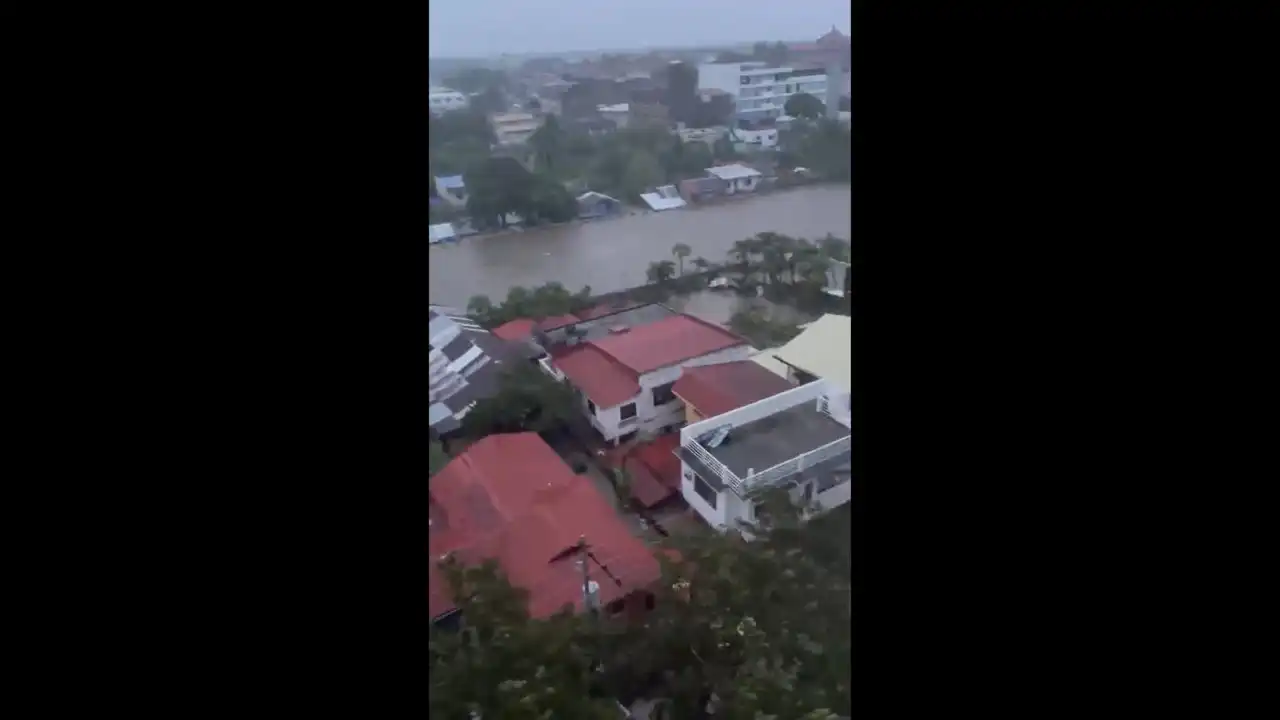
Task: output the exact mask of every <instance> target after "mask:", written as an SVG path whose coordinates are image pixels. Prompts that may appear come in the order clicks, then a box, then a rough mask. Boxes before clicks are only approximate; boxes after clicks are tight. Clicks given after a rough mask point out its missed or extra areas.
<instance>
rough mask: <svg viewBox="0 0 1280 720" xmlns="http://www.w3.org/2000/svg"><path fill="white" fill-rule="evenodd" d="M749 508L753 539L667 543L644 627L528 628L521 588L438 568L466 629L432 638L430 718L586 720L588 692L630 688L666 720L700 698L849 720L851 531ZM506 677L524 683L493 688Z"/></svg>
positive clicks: (562, 620) (701, 706) (619, 693)
mask: <svg viewBox="0 0 1280 720" xmlns="http://www.w3.org/2000/svg"><path fill="white" fill-rule="evenodd" d="M750 501H751V502H752V503H753V506H754V507H756V508H757V519H756V521H755V522H752V523H745V524H744V525H743V527H742V528H741V529H742V530H745V531H746V532H748V533H750V534H751V536H752V537H754V538H755V540H754V542H751V543H747V542H746V541H744V540H743V539H742V537H741V536H740V535H739V534H738V533H736V532H733V531H732V529H730V531H727V532H723V533H720V532H715V531H712V530H710V529H709V528H702V529H700V530H692V531H690V532H688V533H685V534H680V535H677V536H675V537H673V538H671V539H669V540H668V541H667V543H666V544H667V545H668V546H669V547H670V549H673V550H676V551H677V552H678V556H676V557H674V558H673V557H667V556H665V555H659V556H658V560H659V562H660V564H661V566H662V579H661V580H660V581H659V583H658V584H657V586H656V596H657V597H656V602H655V607H654V610H653V611H652V612H650V613H649V614H648V615H647V617H645V618H644V621H643V623H633V622H628V621H627V620H626V619H625V617H624V618H609V617H597V616H594V615H579V616H571V615H568V614H560V615H558V616H555V617H553V618H550V619H548V620H530V619H529V618H528V616H527V614H526V612H525V609H524V608H525V605H524V602H525V597H526V596H525V594H524V592H523V591H521V590H518V589H516V588H512V587H511V586H510V584H509V583H508V582H507V581H506V579H505V577H503V576H502V574H501V573H500V572H498V571H497V569H496V568H495V567H494V566H492V565H487V566H484V565H482V566H480V567H476V568H461V567H459V566H458V565H456V564H454V563H452V562H446V563H445V564H444V566H443V571H444V573H445V576H446V578H447V579H448V580H449V582H451V583H453V584H454V587H455V590H454V596H455V597H457V598H459V605H460V607H461V608H462V618H463V623H464V624H465V627H464V629H463V630H462V631H461V632H460V633H456V634H452V635H450V634H447V633H442V632H439V631H433V633H432V635H431V638H430V651H431V652H430V658H431V682H432V693H431V703H432V705H431V708H430V709H431V711H432V713H433V716H435V715H436V714H438V715H440V716H441V717H466V713H468V712H476V713H477V714H480V715H482V716H483V717H517V718H523V717H566V718H568V717H585V718H590V717H595V715H593V714H592V713H593V712H594V710H595V707H596V706H595V705H593V704H592V703H591V699H592V698H598V697H602V696H603V697H623V698H626V697H631V696H634V695H637V694H640V693H642V692H643V693H645V694H646V695H647V696H648V697H651V698H662V699H663V703H662V705H663V707H662V709H661V713H662V715H660V716H659V717H665V718H668V719H670V720H684V719H687V718H703V717H705V708H706V706H707V705H708V702H709V701H710V700H711V699H712V698H713V697H714V702H713V703H712V704H713V705H714V707H715V717H716V718H729V719H731V720H757V719H758V718H762V717H770V716H772V717H776V718H800V719H809V720H818V719H822V720H829V719H830V717H831V716H832V714H838V715H845V716H847V715H849V713H850V711H851V708H850V705H851V697H850V696H851V692H850V691H851V684H852V680H851V678H852V654H853V648H852V644H851V642H850V637H851V629H852V628H851V625H852V602H851V596H850V585H849V583H850V580H849V578H850V573H849V568H848V558H849V557H850V555H849V553H848V546H847V543H846V544H844V545H843V546H842V544H841V543H842V540H841V539H842V538H848V537H850V536H851V528H850V525H849V517H850V516H849V514H848V513H847V512H846V513H843V514H840V511H839V510H837V511H833V512H832V513H828V514H827V515H823V516H820V517H817V518H812V519H810V520H809V521H808V522H803V521H802V517H801V510H802V509H801V508H797V507H795V506H793V505H792V504H791V503H790V502H789V498H788V497H787V493H786V492H785V491H780V490H774V491H766V492H764V493H762V494H759V495H755V496H752V497H751V498H750ZM513 680H514V681H517V683H519V682H520V681H523V683H522V684H516V683H510V682H509V684H507V685H505V686H503V687H500V684H501V683H503V681H513ZM544 682H545V683H559V684H557V685H555V686H554V687H552V686H547V687H544V686H543V683H544ZM495 688H498V689H499V691H498V692H494V689H495ZM557 689H563V690H564V692H562V693H557V692H555V691H556V690H557ZM517 691H523V694H522V693H521V692H517ZM513 701H514V702H513ZM519 702H523V703H524V706H521V705H518V704H515V703H519ZM575 702H578V703H583V702H585V703H586V704H584V705H572V704H571V703H575ZM602 705H603V703H602ZM610 707H612V705H610ZM525 709H528V710H529V712H531V713H543V715H541V716H539V715H536V714H533V715H528V714H523V713H522V712H521V711H522V710H525ZM614 711H615V712H616V708H615V709H614ZM505 712H512V713H515V714H511V715H507V714H503V713H505ZM576 713H582V714H576Z"/></svg>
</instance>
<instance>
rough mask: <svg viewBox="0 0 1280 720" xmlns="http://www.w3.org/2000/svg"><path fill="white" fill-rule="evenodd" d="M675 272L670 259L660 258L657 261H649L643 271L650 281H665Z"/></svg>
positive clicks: (674, 266)
mask: <svg viewBox="0 0 1280 720" xmlns="http://www.w3.org/2000/svg"><path fill="white" fill-rule="evenodd" d="M675 274H676V264H675V263H673V262H671V261H670V260H660V261H658V262H652V263H649V269H648V270H646V271H645V275H646V276H648V278H649V282H651V283H657V284H661V283H665V282H667V281H668V280H670V279H671V278H672V277H673V276H675Z"/></svg>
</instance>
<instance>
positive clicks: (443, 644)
mask: <svg viewBox="0 0 1280 720" xmlns="http://www.w3.org/2000/svg"><path fill="white" fill-rule="evenodd" d="M442 570H443V574H444V576H445V578H446V581H447V582H448V583H449V585H450V587H451V588H452V595H453V597H455V598H457V603H458V606H459V609H460V611H461V618H462V622H463V624H464V628H463V629H462V630H461V631H460V632H447V631H440V630H436V629H434V628H433V629H432V631H431V632H430V635H429V637H428V658H429V662H430V665H429V673H428V674H429V675H430V682H431V692H430V693H428V695H429V704H430V706H429V708H428V714H429V715H430V716H431V717H441V718H459V719H465V718H494V719H498V718H511V719H512V720H543V719H545V718H583V719H584V720H606V718H607V719H608V720H616V718H617V716H618V710H617V706H616V705H615V704H614V701H613V700H612V699H609V698H604V697H599V696H598V695H596V693H595V692H594V687H593V678H594V673H593V670H592V665H593V662H595V661H597V660H598V658H596V657H593V656H592V654H591V653H590V650H591V649H592V643H591V630H590V629H589V626H588V621H587V619H586V618H583V617H577V616H574V615H571V614H569V613H560V614H558V615H556V616H554V617H552V618H550V619H547V620H539V621H534V620H531V619H530V618H529V615H528V611H527V609H526V601H527V593H526V592H524V591H523V590H520V589H517V588H514V587H512V586H511V584H510V582H509V581H508V580H507V578H506V577H505V575H503V573H502V572H501V571H500V570H499V569H498V567H497V566H496V565H495V564H494V563H492V562H488V563H484V564H482V565H480V566H476V567H462V566H460V565H458V564H457V563H455V562H446V563H444V564H443V566H442Z"/></svg>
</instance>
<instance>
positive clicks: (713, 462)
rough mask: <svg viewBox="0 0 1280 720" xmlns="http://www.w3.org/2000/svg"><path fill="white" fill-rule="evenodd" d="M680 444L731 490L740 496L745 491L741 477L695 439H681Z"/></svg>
mask: <svg viewBox="0 0 1280 720" xmlns="http://www.w3.org/2000/svg"><path fill="white" fill-rule="evenodd" d="M681 445H682V446H683V447H684V448H685V449H686V450H688V451H689V452H691V453H693V456H694V457H696V458H698V460H699V461H701V462H702V464H703V465H706V466H707V467H708V468H711V470H712V471H713V472H715V474H716V476H717V477H719V478H720V482H722V483H724V484H725V485H726V486H728V487H730V488H732V489H733V491H734V492H735V493H737V494H738V495H739V496H741V495H742V494H743V493H744V492H745V491H746V489H745V487H744V486H743V484H742V479H741V478H739V477H738V475H737V474H736V473H734V472H733V471H732V470H730V469H729V468H728V467H726V466H725V464H724V463H722V462H720V461H719V460H717V459H716V458H715V456H713V455H712V454H711V453H709V452H707V451H706V449H705V448H703V447H702V445H701V444H699V443H698V441H697V439H694V440H691V441H688V442H685V441H683V440H682V441H681Z"/></svg>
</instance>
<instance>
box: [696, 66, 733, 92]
mask: <svg viewBox="0 0 1280 720" xmlns="http://www.w3.org/2000/svg"><path fill="white" fill-rule="evenodd" d="M741 76H742V73H741V69H740V66H739V65H738V64H737V63H710V64H705V65H699V66H698V89H699V90H706V89H709V88H713V89H716V90H723V91H724V92H727V93H729V94H730V95H732V96H734V97H735V98H736V97H738V92H739V90H740V89H741V87H742V81H741V80H739V78H740V77H741Z"/></svg>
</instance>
